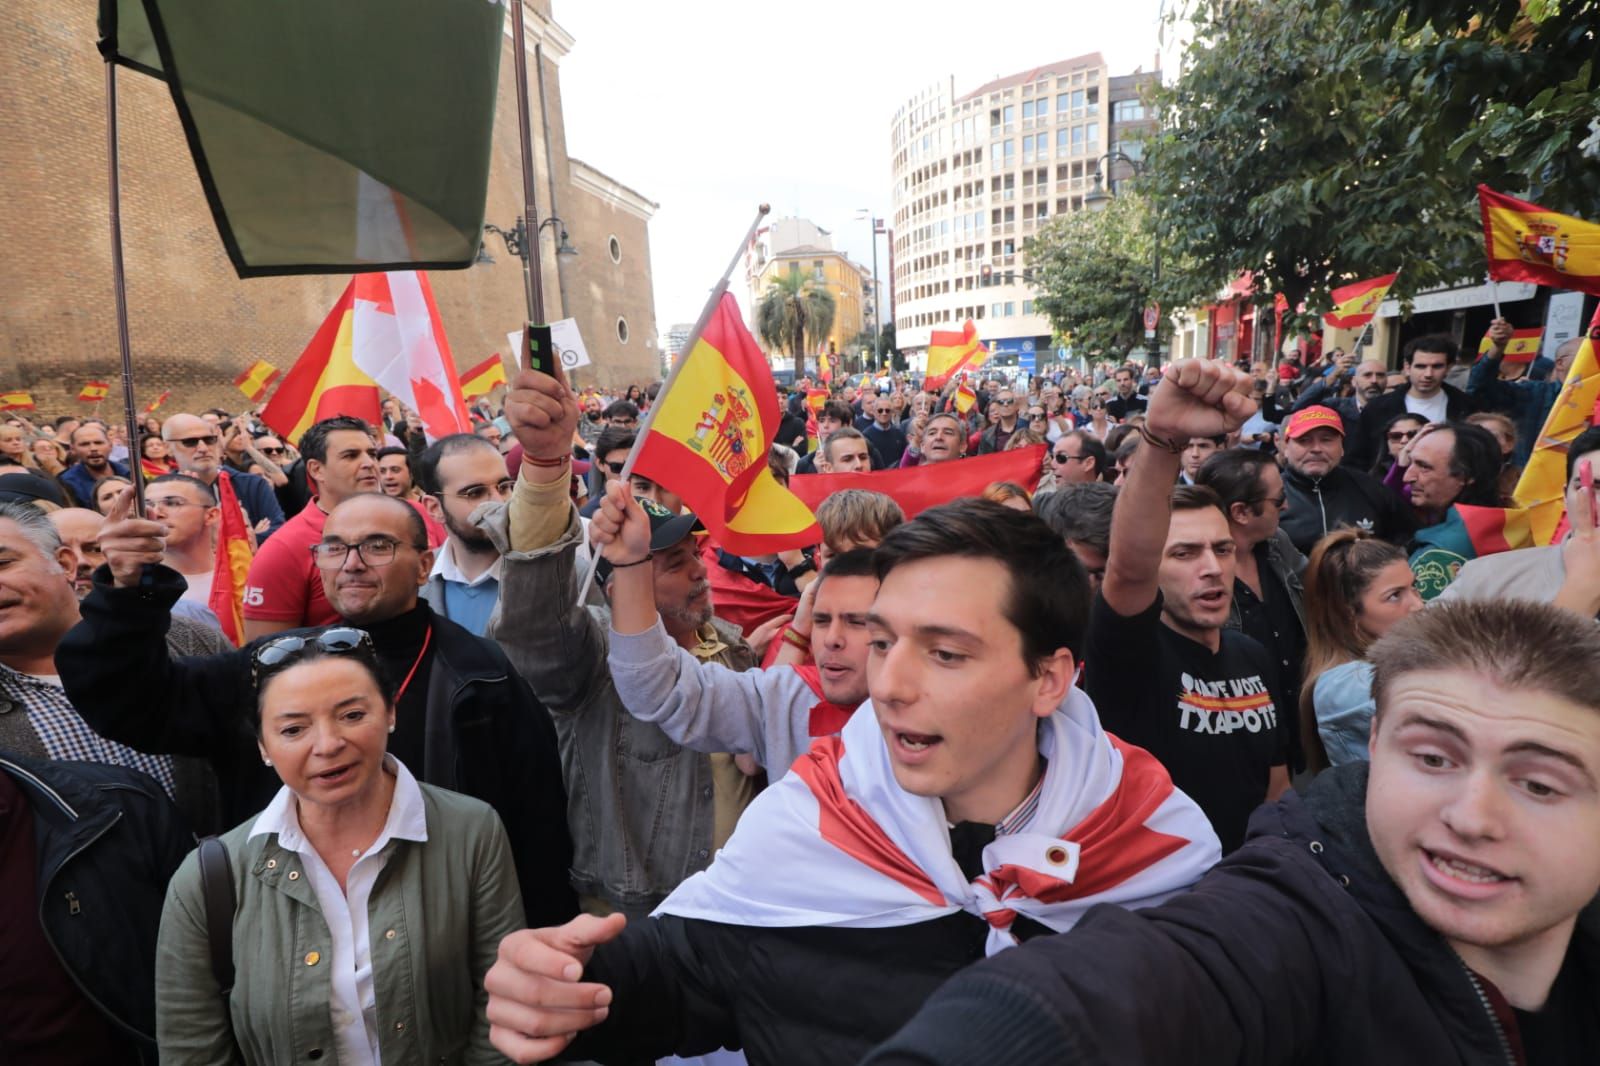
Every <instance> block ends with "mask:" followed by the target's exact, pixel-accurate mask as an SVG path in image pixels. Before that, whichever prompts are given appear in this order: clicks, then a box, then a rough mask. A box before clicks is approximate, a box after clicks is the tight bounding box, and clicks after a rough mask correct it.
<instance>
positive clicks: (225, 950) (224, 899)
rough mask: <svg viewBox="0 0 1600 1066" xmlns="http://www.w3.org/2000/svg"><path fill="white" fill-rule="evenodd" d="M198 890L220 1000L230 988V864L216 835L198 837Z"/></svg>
mask: <svg viewBox="0 0 1600 1066" xmlns="http://www.w3.org/2000/svg"><path fill="white" fill-rule="evenodd" d="M200 891H201V893H202V895H203V896H204V898H205V905H206V939H207V940H209V941H210V943H211V973H212V976H214V977H215V978H216V979H217V990H218V991H219V992H220V993H221V995H222V998H223V999H227V998H228V994H229V993H231V992H232V991H233V911H234V887H233V865H232V864H231V863H230V862H229V861H228V848H227V845H225V844H223V843H222V841H221V839H219V838H218V837H214V836H213V837H201V838H200Z"/></svg>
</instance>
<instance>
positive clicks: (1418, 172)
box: [1141, 0, 1600, 311]
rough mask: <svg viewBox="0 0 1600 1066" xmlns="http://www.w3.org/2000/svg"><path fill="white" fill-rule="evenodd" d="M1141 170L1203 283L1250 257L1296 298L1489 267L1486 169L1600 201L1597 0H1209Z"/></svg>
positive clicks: (1575, 208)
mask: <svg viewBox="0 0 1600 1066" xmlns="http://www.w3.org/2000/svg"><path fill="white" fill-rule="evenodd" d="M1191 14H1192V16H1193V19H1194V28H1195V39H1194V44H1193V45H1192V46H1191V48H1190V50H1189V52H1188V53H1187V55H1186V57H1185V68H1184V73H1183V76H1182V77H1181V78H1180V79H1179V80H1178V82H1177V83H1176V84H1175V85H1173V86H1171V87H1170V88H1167V89H1163V90H1161V91H1159V92H1158V93H1157V97H1156V100H1155V103H1156V105H1157V107H1158V110H1159V112H1160V113H1161V115H1162V119H1163V122H1162V131H1161V133H1160V134H1159V135H1158V136H1157V137H1155V138H1153V139H1152V140H1151V141H1150V142H1147V150H1148V154H1147V160H1148V166H1147V170H1146V173H1145V175H1144V177H1143V178H1142V179H1141V181H1142V184H1143V186H1144V192H1145V193H1146V195H1147V196H1148V197H1149V198H1150V200H1151V203H1152V204H1156V205H1159V207H1160V218H1159V220H1157V224H1158V226H1159V229H1160V231H1161V232H1162V234H1163V242H1162V247H1163V254H1166V255H1173V256H1175V257H1177V258H1178V259H1180V260H1181V261H1182V262H1184V263H1185V264H1187V265H1186V266H1185V267H1184V270H1183V271H1182V272H1181V273H1182V274H1183V277H1184V281H1185V286H1186V287H1187V288H1189V289H1202V290H1204V289H1210V290H1212V291H1214V290H1215V289H1217V288H1220V287H1221V286H1222V285H1224V284H1226V283H1227V282H1229V281H1230V280H1232V279H1233V278H1234V277H1236V276H1237V274H1238V272H1239V271H1240V270H1244V269H1250V270H1254V271H1256V272H1257V275H1258V278H1259V279H1261V280H1264V281H1265V285H1264V286H1263V288H1265V289H1266V290H1268V291H1272V292H1281V293H1283V294H1284V295H1285V296H1286V297H1287V298H1288V299H1289V301H1290V303H1291V305H1293V304H1296V303H1298V302H1300V301H1301V300H1305V301H1306V302H1307V303H1308V304H1309V305H1310V307H1311V308H1312V309H1313V310H1315V311H1321V310H1325V309H1326V308H1327V307H1328V306H1329V304H1328V298H1327V292H1328V290H1329V289H1330V288H1332V287H1334V286H1337V285H1339V284H1342V283H1344V282H1347V281H1349V280H1352V279H1356V278H1362V277H1370V276H1372V275H1376V274H1384V273H1388V272H1390V271H1392V270H1396V269H1399V270H1400V271H1401V275H1400V279H1399V282H1398V284H1397V286H1396V289H1395V295H1397V296H1402V297H1404V296H1407V295H1409V294H1411V293H1414V292H1416V291H1417V290H1419V289H1423V288H1428V287H1431V286H1436V285H1444V284H1449V283H1452V282H1456V281H1459V280H1460V279H1462V278H1468V277H1474V276H1478V275H1481V274H1482V271H1483V249H1482V236H1481V230H1480V229H1479V225H1478V217H1477V209H1476V193H1475V186H1476V184H1477V183H1478V182H1484V183H1487V184H1489V185H1491V186H1493V187H1494V188H1497V189H1501V190H1504V191H1506V192H1509V193H1512V194H1513V195H1521V196H1525V197H1527V198H1529V199H1533V200H1536V201H1537V202H1539V203H1540V204H1541V205H1543V206H1546V207H1549V208H1551V209H1553V210H1558V211H1566V212H1569V213H1572V214H1577V215H1581V216H1585V217H1589V218H1596V217H1600V160H1596V159H1593V158H1587V157H1585V156H1583V154H1582V153H1580V152H1578V151H1577V150H1576V146H1577V144H1578V143H1579V142H1580V141H1581V140H1582V139H1583V137H1584V136H1585V133H1586V127H1587V124H1588V122H1589V120H1590V119H1591V118H1592V117H1594V116H1595V115H1596V113H1597V104H1596V100H1597V87H1600V86H1597V82H1596V65H1595V59H1596V56H1597V55H1600V43H1597V41H1596V37H1595V27H1596V22H1597V18H1600V0H1580V2H1573V0H1542V2H1527V3H1519V2H1517V0H1477V2H1475V3H1471V4H1467V3H1461V2H1456V0H1422V2H1417V0H1377V2H1376V3H1371V4H1362V5H1351V4H1348V3H1336V2H1333V0H1274V2H1272V3H1261V2H1245V3H1239V2H1233V0H1202V2H1199V3H1197V4H1196V5H1195V7H1194V9H1193V10H1192V12H1191Z"/></svg>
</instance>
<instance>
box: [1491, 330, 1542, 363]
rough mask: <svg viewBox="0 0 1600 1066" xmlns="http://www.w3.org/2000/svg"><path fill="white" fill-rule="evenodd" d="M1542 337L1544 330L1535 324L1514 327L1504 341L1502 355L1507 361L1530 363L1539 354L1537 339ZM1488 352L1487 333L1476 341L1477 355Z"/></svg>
mask: <svg viewBox="0 0 1600 1066" xmlns="http://www.w3.org/2000/svg"><path fill="white" fill-rule="evenodd" d="M1543 337H1544V330H1543V329H1542V328H1541V327H1539V326H1535V327H1533V328H1532V329H1514V330H1512V331H1511V339H1510V340H1508V341H1506V351H1505V355H1504V356H1502V359H1504V361H1505V362H1507V363H1531V362H1533V360H1534V358H1535V357H1536V356H1538V354H1539V341H1540V340H1541V339H1542V338H1543ZM1488 352H1489V335H1488V334H1487V333H1486V334H1484V337H1483V340H1481V341H1479V342H1478V356H1479V358H1482V357H1483V356H1485V355H1487V354H1488Z"/></svg>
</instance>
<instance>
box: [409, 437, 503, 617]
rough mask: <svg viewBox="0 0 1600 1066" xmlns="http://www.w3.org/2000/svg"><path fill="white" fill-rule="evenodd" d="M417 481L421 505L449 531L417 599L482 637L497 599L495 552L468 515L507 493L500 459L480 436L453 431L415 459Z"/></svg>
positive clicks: (498, 571) (496, 501) (498, 587)
mask: <svg viewBox="0 0 1600 1066" xmlns="http://www.w3.org/2000/svg"><path fill="white" fill-rule="evenodd" d="M417 481H418V483H419V487H420V488H421V489H422V491H423V493H425V495H424V496H423V501H422V502H423V506H424V507H426V508H427V509H428V514H429V515H430V516H432V517H433V519H434V521H436V522H441V523H443V524H444V528H445V531H446V532H447V533H448V534H449V536H448V537H447V538H446V539H445V542H444V544H443V545H442V546H441V547H440V548H439V551H438V554H437V556H436V557H435V558H434V561H433V572H432V573H431V574H430V575H429V577H428V584H427V585H426V586H425V587H424V588H423V590H422V598H423V599H425V600H427V601H428V606H429V607H432V608H433V610H434V613H436V614H440V615H443V616H444V617H446V618H449V619H451V620H452V621H454V622H456V623H458V624H459V625H461V626H462V627H463V628H465V629H466V630H468V631H469V632H471V633H474V634H476V635H478V636H480V637H481V636H483V635H484V632H485V631H486V630H487V629H488V628H489V617H490V616H491V615H493V614H494V607H495V604H496V603H498V602H500V552H499V551H498V550H496V548H495V546H494V542H493V541H491V540H490V539H489V538H488V537H487V536H486V535H484V533H483V531H482V530H480V529H478V528H477V527H476V526H474V525H473V524H472V522H471V518H472V512H473V511H475V510H477V508H478V505H479V504H483V503H491V502H492V503H499V502H501V501H503V500H505V499H506V498H507V497H508V496H509V495H510V494H511V486H512V484H513V482H512V481H511V479H510V478H508V477H506V463H505V460H504V459H503V458H501V456H500V451H499V449H498V448H496V447H495V446H494V445H493V444H490V443H489V442H488V441H486V440H484V439H483V438H482V437H479V436H476V435H474V434H471V433H453V434H451V435H450V436H448V437H441V438H440V439H438V440H436V441H434V442H433V443H432V444H430V445H428V449H427V451H425V452H423V453H422V458H421V459H420V460H418V462H417Z"/></svg>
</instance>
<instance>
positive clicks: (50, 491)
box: [0, 473, 70, 507]
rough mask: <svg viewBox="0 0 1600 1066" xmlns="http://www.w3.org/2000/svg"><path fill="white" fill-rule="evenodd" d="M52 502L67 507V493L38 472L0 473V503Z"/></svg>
mask: <svg viewBox="0 0 1600 1066" xmlns="http://www.w3.org/2000/svg"><path fill="white" fill-rule="evenodd" d="M41 500H42V501H43V502H45V503H53V504H55V505H56V506H57V507H68V506H70V504H68V503H67V494H66V493H65V492H64V491H62V488H61V486H60V485H58V484H56V482H55V481H54V480H52V479H50V478H47V477H40V476H39V475H38V474H25V473H16V474H0V503H38V502H40V501H41Z"/></svg>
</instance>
